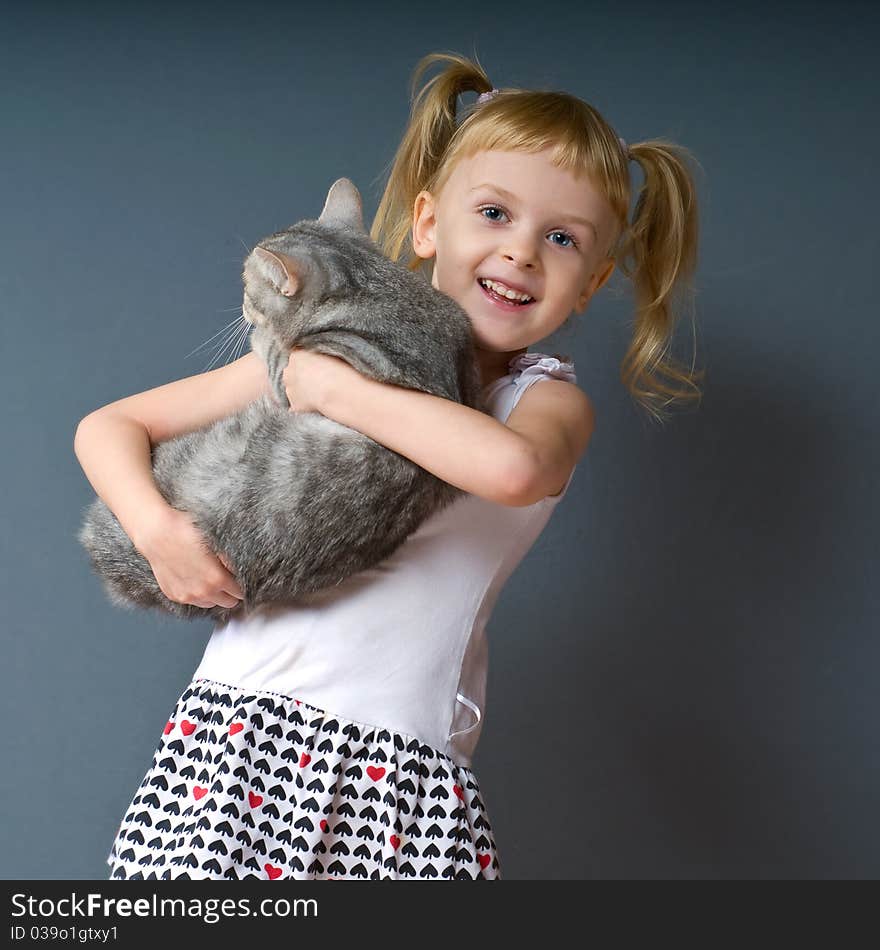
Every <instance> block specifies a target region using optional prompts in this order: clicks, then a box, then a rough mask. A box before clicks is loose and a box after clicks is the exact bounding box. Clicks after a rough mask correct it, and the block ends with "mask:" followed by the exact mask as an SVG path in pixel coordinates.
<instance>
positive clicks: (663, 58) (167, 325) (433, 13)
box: [0, 0, 880, 879]
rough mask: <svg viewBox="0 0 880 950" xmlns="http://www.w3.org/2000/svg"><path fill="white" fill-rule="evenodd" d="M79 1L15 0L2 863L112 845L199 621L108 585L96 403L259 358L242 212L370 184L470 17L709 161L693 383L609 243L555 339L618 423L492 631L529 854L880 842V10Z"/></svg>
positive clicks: (187, 663)
mask: <svg viewBox="0 0 880 950" xmlns="http://www.w3.org/2000/svg"><path fill="white" fill-rule="evenodd" d="M72 6H73V5H71V7H72ZM76 6H77V9H71V8H70V7H68V6H62V5H56V6H51V5H48V4H40V3H29V4H20V5H16V6H15V7H14V8H13V7H11V6H9V7H4V9H3V11H2V13H3V22H4V29H3V33H2V39H0V73H2V82H0V102H2V137H3V142H2V148H0V208H2V212H0V215H2V233H0V242H2V246H0V252H2V253H0V299H2V307H3V319H2V322H0V333H2V337H3V372H2V374H0V398H2V405H3V408H4V411H3V426H4V436H3V445H4V447H5V451H4V453H3V462H2V466H3V468H2V489H3V490H2V504H3V524H4V530H3V533H2V594H3V602H4V609H3V619H2V621H0V622H2V637H3V653H4V660H5V662H4V664H3V673H2V675H3V682H2V703H3V709H2V714H3V728H2V731H0V735H2V753H0V754H2V761H3V766H4V767H3V774H2V796H3V797H2V801H0V812H2V815H3V822H2V830H0V833H2V837H0V862H2V865H0V874H2V875H3V876H4V877H6V878H78V879H84V878H104V877H106V874H107V868H106V865H105V863H104V860H105V857H106V854H107V851H108V850H109V847H110V844H111V841H112V838H113V835H114V834H115V831H116V828H117V825H118V823H119V821H120V820H121V818H122V815H123V813H124V810H125V808H126V806H127V805H128V803H129V801H130V799H131V796H132V795H133V794H134V792H135V790H136V788H137V786H138V784H139V782H140V780H141V778H142V776H143V773H144V771H145V770H146V768H147V767H148V765H149V763H150V760H151V757H152V754H153V750H154V748H155V745H156V742H157V741H158V738H159V735H160V733H161V730H162V727H163V726H164V723H165V720H166V715H167V713H168V711H169V710H170V709H171V708H172V706H173V704H174V702H175V700H176V698H177V696H178V695H179V693H180V691H181V690H182V689H183V688H184V687H185V686H186V684H187V682H188V681H189V677H190V675H191V673H192V672H193V670H194V669H195V666H196V664H197V662H198V660H199V658H200V656H201V652H202V649H203V647H204V644H205V641H206V639H207V637H208V634H209V632H210V626H209V625H208V624H207V623H202V624H187V623H184V622H180V621H172V620H170V619H169V620H165V619H163V618H162V617H160V616H158V615H153V614H150V615H147V614H146V613H143V614H129V613H127V612H124V611H121V610H119V609H118V608H114V607H112V606H111V605H110V604H109V602H108V601H107V600H106V598H105V597H104V595H103V592H102V589H101V587H100V585H99V582H98V581H97V579H96V578H95V577H94V576H93V575H92V574H91V573H90V569H89V566H88V564H87V561H86V558H85V554H84V552H83V551H82V549H81V548H80V547H79V546H78V543H77V542H76V540H75V532H76V529H77V527H78V525H79V523H80V518H81V513H82V511H83V510H84V508H85V506H86V505H87V503H88V502H89V501H90V499H91V498H92V497H93V495H92V490H91V486H90V485H89V484H88V482H87V480H86V479H85V476H84V475H83V473H82V471H81V469H80V468H79V465H78V463H77V461H76V458H75V456H74V454H73V448H72V446H73V436H74V430H75V428H76V425H77V423H78V421H79V420H80V418H82V416H84V415H85V414H87V413H88V412H90V411H91V410H93V409H95V408H97V407H98V406H101V405H104V404H106V403H108V402H111V401H112V400H114V399H117V398H120V397H122V396H124V395H128V394H130V393H133V392H138V391H141V390H144V389H149V388H151V387H153V386H157V385H160V384H162V383H165V382H168V381H169V380H172V379H177V378H180V377H183V376H189V375H192V374H194V373H198V372H202V371H204V370H205V369H207V368H209V365H211V364H213V365H217V364H218V363H219V362H220V361H225V360H226V359H228V358H230V357H229V354H226V355H225V356H224V355H223V354H222V353H216V352H215V349H214V347H213V346H205V347H202V348H201V349H198V348H199V347H200V346H201V345H202V344H203V343H205V341H207V340H209V338H211V337H212V336H213V335H214V334H216V333H217V332H218V331H219V330H220V329H221V328H222V327H223V326H224V325H226V324H227V323H228V322H229V321H230V320H232V319H233V318H234V317H235V316H236V311H235V308H236V307H238V306H239V305H240V301H241V284H240V266H241V262H242V260H243V257H244V254H245V247H246V246H250V245H252V244H253V243H254V242H255V241H256V240H258V239H259V238H261V237H262V236H264V235H265V234H268V233H270V232H271V231H273V230H275V229H278V228H281V227H285V226H287V225H288V224H290V223H292V222H293V221H295V220H297V219H299V218H302V217H314V216H315V215H316V214H317V213H318V212H319V211H320V208H321V205H322V203H323V200H324V197H325V195H326V191H327V188H328V187H329V185H330V184H331V183H332V182H333V181H334V180H335V179H336V178H337V177H339V176H342V175H347V176H350V177H351V178H352V179H353V180H354V181H355V182H356V183H357V184H358V186H359V187H360V189H361V191H362V193H363V196H364V202H365V210H366V212H367V213H368V215H369V218H370V219H371V218H372V215H373V213H374V211H375V208H376V205H377V204H378V199H379V196H380V193H381V185H382V183H383V182H384V174H385V172H386V170H387V167H388V164H389V162H390V160H391V158H392V156H393V152H394V148H395V147H396V144H397V142H398V141H399V138H400V135H401V133H402V131H403V128H404V124H405V122H406V118H407V114H408V109H409V100H408V83H409V80H410V76H411V73H412V69H413V67H414V66H415V64H416V62H417V60H418V59H419V58H420V57H421V56H422V55H424V54H425V53H428V52H431V51H435V50H437V51H440V50H455V51H458V52H461V53H463V54H465V55H469V54H472V53H473V52H476V53H477V55H478V56H479V58H480V59H481V61H482V62H483V64H484V66H486V67H487V69H488V71H489V75H490V77H491V78H492V80H493V82H494V83H495V84H496V85H505V86H546V87H553V88H561V89H567V90H569V91H571V92H573V93H575V94H577V95H580V96H582V97H584V98H586V99H587V100H588V101H590V102H591V103H592V104H593V105H595V106H596V107H597V108H598V109H599V110H600V111H601V112H602V113H603V114H604V115H605V116H606V117H607V118H608V120H609V121H610V122H611V123H612V125H614V126H615V128H616V129H617V130H618V131H619V133H620V134H621V135H623V136H624V137H625V138H626V139H627V140H628V141H638V140H640V139H643V138H649V137H651V136H665V137H668V138H671V139H673V140H675V141H679V142H681V143H682V144H684V145H687V146H688V147H690V148H692V149H693V150H694V152H695V153H696V155H697V157H698V158H699V160H700V162H701V164H702V166H703V169H704V174H702V175H701V176H700V179H699V189H700V202H701V204H700V208H701V225H702V241H701V262H700V269H699V273H698V283H699V291H700V293H699V297H698V300H697V314H698V324H697V333H696V345H697V358H698V364H699V365H700V366H702V367H703V368H705V369H706V372H707V378H706V392H705V398H704V400H703V403H702V405H701V406H700V407H699V409H697V410H689V411H687V412H684V413H681V414H679V415H678V416H677V418H676V419H675V420H674V421H673V422H672V423H671V424H670V425H668V426H667V427H666V428H665V429H661V428H658V427H655V426H652V425H651V424H650V423H648V422H646V421H645V419H644V417H643V416H642V415H640V414H639V412H638V411H637V410H636V408H635V407H634V405H633V403H632V402H631V400H630V398H629V396H628V394H627V393H626V391H625V390H624V388H623V386H622V385H621V383H620V381H619V379H618V366H619V362H620V359H621V357H622V355H623V352H624V348H625V344H626V340H627V324H628V321H629V319H630V316H631V298H630V295H629V290H628V287H627V284H626V281H625V279H624V278H623V277H622V276H620V275H619V274H616V275H615V276H614V278H613V279H612V282H611V284H610V286H609V287H608V288H606V291H605V292H602V293H600V294H599V296H598V297H597V298H594V300H593V303H592V305H591V307H590V309H589V310H588V312H587V314H586V315H585V316H584V317H583V318H582V319H581V320H580V322H578V323H574V324H573V325H572V327H570V328H568V329H566V330H564V331H562V332H561V333H559V334H557V336H556V339H551V340H550V341H548V342H547V343H546V346H542V347H535V348H545V349H551V350H552V348H553V347H554V346H556V345H558V346H560V347H562V348H565V349H567V350H568V351H569V352H571V353H572V354H573V355H574V357H575V362H576V365H577V371H578V377H579V383H580V385H581V386H582V387H583V388H584V389H585V390H586V391H587V392H588V393H589V394H590V395H591V397H592V399H593V401H594V403H595V405H596V408H597V417H598V424H597V429H596V432H595V435H594V437H593V441H592V443H591V446H590V448H589V451H588V453H587V455H586V456H585V457H584V459H583V460H582V462H581V463H580V466H579V470H578V474H577V475H576V476H575V479H574V482H573V483H572V487H571V489H570V491H569V494H568V496H567V498H566V500H565V501H564V502H563V504H562V506H561V508H560V509H559V510H558V511H557V513H556V514H555V515H554V517H553V519H552V520H551V522H550V524H549V525H548V527H547V529H546V531H545V533H544V534H543V535H542V537H541V538H540V539H539V541H538V543H537V544H536V546H535V547H534V548H533V549H532V551H531V552H530V553H529V555H528V556H527V558H526V559H525V561H524V562H523V564H522V565H521V566H520V568H519V569H518V570H517V572H516V574H515V575H514V577H513V578H512V579H511V581H510V582H509V584H508V586H507V587H506V588H505V590H504V592H503V593H502V595H501V598H500V601H499V603H498V606H497V609H496V612H495V614H494V616H493V618H492V621H491V624H490V628H489V629H490V638H491V675H490V681H489V696H488V709H487V715H486V720H485V728H484V731H483V735H482V739H481V742H480V746H479V748H478V750H477V755H476V758H475V761H474V767H475V770H476V772H477V774H478V777H479V778H480V781H481V785H482V788H483V792H484V798H485V800H486V804H487V807H488V808H489V811H490V816H491V819H492V821H493V824H494V828H495V833H496V836H497V839H498V846H499V854H500V858H501V860H502V862H503V867H502V870H503V872H504V874H505V877H507V878H508V879H517V878H545V879H546V878H555V879H562V878H685V877H687V878H734V877H748V878H782V877H785V878H806V877H812V878H841V877H865V876H870V877H876V876H878V872H880V831H878V823H877V821H876V805H877V801H878V796H880V772H878V730H877V725H876V723H877V720H878V714H880V704H878V700H877V689H876V686H875V683H876V680H877V675H878V664H880V649H878V643H877V638H876V632H877V616H878V611H877V594H876V585H875V586H874V587H873V588H872V587H871V586H870V579H871V575H872V574H874V573H875V568H876V565H877V554H878V551H877V527H878V525H877V518H876V514H875V512H876V504H875V494H874V488H875V482H876V473H877V461H878V459H877V445H878V440H877V435H878V424H877V423H878V411H877V410H878V399H877V371H876V365H877V352H878V344H880V338H878V319H877V317H878V314H877V299H878V287H877V277H876V274H877V265H876V258H877V250H878V245H877V238H876V232H875V221H876V217H877V214H876V212H877V206H876V169H877V155H878V151H880V150H878V130H877V124H876V121H875V120H874V119H873V118H872V116H874V115H875V111H874V109H875V106H876V101H877V93H878V88H877V87H878V83H877V75H876V72H874V63H875V57H874V54H875V53H876V48H877V40H878V31H877V13H876V11H875V10H872V9H871V8H870V6H869V5H867V4H864V5H863V4H855V3H849V4H835V5H834V6H833V7H832V5H830V4H828V5H827V6H816V5H813V4H796V5H785V6H782V5H776V4H762V5H760V7H758V8H756V9H754V10H753V9H752V8H751V7H749V6H748V5H747V6H745V7H744V6H743V5H742V4H736V5H727V6H726V7H725V6H722V7H719V8H712V9H710V8H709V7H706V6H704V5H696V4H685V3H664V4H653V3H651V4H637V3H628V4H618V3H586V4H581V5H577V6H575V5H571V6H570V7H563V8H559V9H558V10H556V12H554V13H553V15H552V16H549V17H544V16H543V15H540V16H538V15H536V13H535V11H534V9H533V5H532V4H525V3H523V4H517V3H511V2H505V3H500V2H495V0H483V2H481V3H479V4H473V3H466V4H458V3H449V2H447V3H444V4H443V5H434V6H432V7H427V6H426V7H424V8H420V7H419V6H418V5H416V6H413V5H412V4H409V3H406V4H399V5H397V4H392V3H384V4H383V3H379V4H375V5H373V6H366V7H364V8H363V9H356V8H355V7H353V6H352V7H349V6H347V5H344V4H334V3H328V2H325V3H322V4H320V5H319V6H318V7H317V8H316V9H315V10H310V9H307V8H304V7H301V6H300V5H297V4H280V3H279V4H271V5H269V4H260V3H248V4H247V5H244V4H242V5H237V6H235V7H232V6H225V5H222V4H221V5H218V4H210V5H207V4H206V5H204V6H201V7H196V6H183V7H181V5H180V4H177V3H175V4H149V5H142V6H141V7H140V9H137V10H135V11H134V12H132V11H130V10H128V9H125V10H122V11H120V10H118V9H114V8H113V7H111V6H110V5H100V4H79V5H76ZM633 173H634V185H635V186H636V187H638V185H639V184H640V183H641V176H640V173H639V172H638V170H637V168H636V166H633ZM872 208H873V209H874V210H873V211H872V210H871V209H872ZM218 339H219V338H218ZM693 339H694V336H693V333H692V331H691V329H690V327H689V326H688V324H687V323H685V324H683V325H682V330H681V333H680V336H679V345H678V352H679V354H680V355H681V356H683V357H685V358H687V357H688V356H689V354H690V349H691V346H692V344H693ZM215 343H216V341H215ZM193 351H196V352H193Z"/></svg>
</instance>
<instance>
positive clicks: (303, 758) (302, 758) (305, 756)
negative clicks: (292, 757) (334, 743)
mask: <svg viewBox="0 0 880 950" xmlns="http://www.w3.org/2000/svg"><path fill="white" fill-rule="evenodd" d="M311 761H312V757H311V756H310V755H309V754H308V752H303V754H302V755H301V756H300V757H299V764H300V767H302V766H304V765H308V764H309V762H311Z"/></svg>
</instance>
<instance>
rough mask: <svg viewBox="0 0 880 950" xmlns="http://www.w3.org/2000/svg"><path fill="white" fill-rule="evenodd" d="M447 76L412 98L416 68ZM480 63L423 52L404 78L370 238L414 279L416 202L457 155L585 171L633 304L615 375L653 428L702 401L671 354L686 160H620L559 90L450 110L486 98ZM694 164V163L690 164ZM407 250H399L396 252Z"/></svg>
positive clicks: (689, 185) (654, 152) (611, 135)
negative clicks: (401, 120)
mask: <svg viewBox="0 0 880 950" xmlns="http://www.w3.org/2000/svg"><path fill="white" fill-rule="evenodd" d="M436 62H443V63H445V64H446V67H445V69H444V70H443V71H442V72H441V73H439V74H438V75H436V76H435V77H434V78H433V79H431V80H429V81H428V82H426V83H425V84H424V86H422V88H421V89H420V90H418V91H417V87H418V83H419V80H420V78H421V76H422V74H423V73H424V71H425V70H426V69H427V68H428V67H429V66H431V65H432V64H433V63H436ZM492 89H493V86H492V83H491V82H490V81H489V78H488V76H487V75H486V73H485V71H484V70H483V68H482V66H480V64H479V63H478V62H477V61H476V60H473V61H472V60H469V59H466V58H465V57H463V56H460V55H458V54H456V53H430V54H428V55H427V56H425V57H423V58H422V59H421V60H420V61H419V63H418V64H417V66H416V69H415V72H414V74H413V79H412V91H411V96H410V98H411V99H412V109H411V113H410V119H409V124H408V126H407V128H406V131H405V133H404V135H403V139H402V141H401V143H400V145H399V147H398V149H397V152H396V154H395V157H394V159H393V163H392V165H391V170H390V173H389V177H388V182H387V184H386V186H385V191H384V193H383V195H382V198H381V200H380V202H379V206H378V209H377V211H376V216H375V218H374V219H373V225H372V228H371V229H370V236H371V237H372V238H373V240H375V241H376V242H377V243H378V245H379V246H380V247H381V249H382V251H383V253H384V254H385V255H386V256H387V257H389V258H390V259H391V260H395V261H396V260H399V259H400V258H401V256H402V255H403V253H404V251H406V253H407V255H408V256H407V259H406V261H405V264H406V266H407V268H408V269H409V270H412V271H414V270H418V269H419V268H420V267H422V265H423V264H425V261H424V260H423V259H422V258H420V257H418V255H416V254H415V251H414V250H413V247H412V240H411V239H412V223H413V210H414V205H415V199H416V196H417V195H418V193H419V192H420V191H422V190H426V191H430V192H431V193H432V194H434V195H438V194H439V193H440V191H441V190H442V188H443V186H444V185H445V183H446V181H447V180H448V178H449V175H450V174H451V172H452V170H453V168H454V167H455V165H456V162H458V161H459V160H460V159H462V158H469V157H471V156H472V155H474V154H476V153H477V152H479V151H482V150H490V149H497V150H505V151H510V150H515V151H522V152H530V153H534V152H540V151H543V150H545V149H552V152H551V161H552V162H553V164H554V165H556V166H557V167H559V168H562V169H565V170H567V171H570V172H572V173H573V174H576V175H580V174H585V175H586V176H587V177H588V179H589V180H590V182H591V183H592V184H593V185H594V187H596V188H598V189H599V190H600V191H601V193H602V194H603V195H604V196H605V198H606V199H607V201H608V203H609V205H610V206H611V208H612V210H613V212H614V214H615V216H616V218H617V220H618V223H619V226H620V227H619V232H618V237H617V240H616V241H615V242H614V245H613V246H612V247H611V248H609V250H608V253H607V256H608V257H609V258H613V259H615V261H616V262H617V266H618V267H619V269H620V270H621V271H622V273H623V274H625V275H626V276H627V277H629V278H630V279H631V280H632V283H633V288H634V297H635V304H636V314H635V318H634V320H633V329H632V338H631V340H630V344H629V347H628V349H627V352H626V354H625V356H624V358H623V361H622V364H621V369H620V375H621V380H622V381H623V383H624V385H625V386H626V387H627V388H628V389H629V391H630V393H631V395H632V396H633V398H635V399H636V400H637V402H639V403H640V404H641V405H642V406H644V407H645V408H646V409H647V410H648V412H649V413H650V414H651V415H652V416H653V417H654V418H656V419H658V420H659V421H663V410H664V409H665V407H666V406H667V405H669V404H671V403H673V402H674V401H675V400H684V401H686V400H692V399H697V400H699V398H700V395H701V394H700V389H699V387H698V386H697V383H696V381H697V380H698V379H700V378H702V375H703V373H702V372H695V371H694V369H693V366H691V367H690V368H687V367H685V366H683V365H681V364H679V363H677V362H675V360H674V359H673V358H672V357H671V356H670V354H669V347H670V343H671V340H672V337H673V332H674V330H675V324H676V322H677V310H678V307H677V306H675V307H674V306H673V301H674V300H678V299H685V300H690V299H692V295H693V293H694V287H693V277H694V272H695V270H696V258H697V237H698V221H697V202H696V188H695V185H694V180H693V177H692V174H691V171H690V169H689V168H688V166H687V162H686V160H687V159H689V158H690V159H692V160H693V161H696V160H695V159H693V156H692V153H691V152H690V151H689V150H688V149H686V148H684V147H683V146H681V145H676V144H674V143H672V142H668V141H666V140H663V139H652V140H650V141H644V142H637V143H635V144H630V145H629V156H627V155H625V154H624V152H623V149H622V147H621V143H620V141H619V139H618V136H617V133H616V132H615V131H614V129H613V128H611V126H610V125H609V124H608V123H607V122H606V121H605V119H603V118H602V116H601V115H600V114H599V113H598V112H597V111H596V110H595V109H594V108H593V107H592V106H590V105H589V104H588V103H586V102H584V101H583V100H582V99H579V98H577V97H576V96H573V95H570V94H569V93H566V92H558V91H549V90H524V89H500V90H499V91H498V94H497V95H495V96H493V97H492V98H490V99H488V100H487V101H484V102H483V103H480V104H479V105H477V104H476V103H475V104H474V105H472V106H470V107H465V115H464V118H463V119H462V120H461V121H459V120H458V116H457V113H456V109H457V101H458V97H459V95H460V94H461V93H463V92H469V91H470V92H478V93H483V92H490V91H492ZM628 157H630V158H633V159H634V160H635V161H637V162H638V163H639V165H640V166H641V168H642V171H643V172H644V176H645V182H644V185H643V186H642V188H641V191H640V192H639V195H638V199H637V201H636V205H635V209H634V212H633V218H632V221H628V220H627V219H628V213H629V204H630V197H631V185H630V173H629V162H628ZM696 164H699V163H696ZM405 245H406V248H405V247H404V246H405Z"/></svg>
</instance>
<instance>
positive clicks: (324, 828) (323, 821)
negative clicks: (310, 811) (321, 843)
mask: <svg viewBox="0 0 880 950" xmlns="http://www.w3.org/2000/svg"><path fill="white" fill-rule="evenodd" d="M329 830H330V823H329V822H328V821H327V819H326V818H322V819H321V831H323V832H324V834H327V832H328V831H329Z"/></svg>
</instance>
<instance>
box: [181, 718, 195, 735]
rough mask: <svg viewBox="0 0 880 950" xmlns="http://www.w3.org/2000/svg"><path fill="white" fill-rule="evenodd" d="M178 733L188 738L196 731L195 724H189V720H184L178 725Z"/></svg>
mask: <svg viewBox="0 0 880 950" xmlns="http://www.w3.org/2000/svg"><path fill="white" fill-rule="evenodd" d="M180 731H181V732H182V733H183V734H184V735H185V736H190V735H192V734H193V733H194V732H195V731H196V724H195V723H194V722H190V721H189V719H184V720H183V722H182V723H181V724H180Z"/></svg>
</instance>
